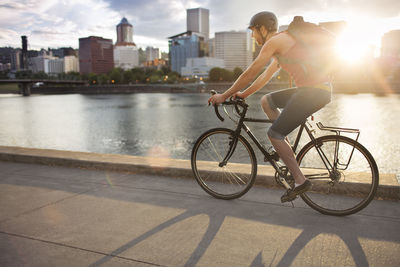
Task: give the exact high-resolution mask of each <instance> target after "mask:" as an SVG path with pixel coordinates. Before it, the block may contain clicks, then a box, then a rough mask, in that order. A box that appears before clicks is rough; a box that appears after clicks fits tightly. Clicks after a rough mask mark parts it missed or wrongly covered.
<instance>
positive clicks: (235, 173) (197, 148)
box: [192, 129, 257, 199]
mask: <svg viewBox="0 0 400 267" xmlns="http://www.w3.org/2000/svg"><path fill="white" fill-rule="evenodd" d="M231 136H232V131H231V130H228V129H214V130H210V131H208V132H206V133H204V134H203V135H202V136H201V137H200V138H199V139H198V140H197V142H196V144H195V145H194V150H193V152H192V168H193V173H194V174H195V178H196V180H197V181H198V183H199V184H200V186H201V187H202V188H203V189H204V190H205V191H206V192H207V193H209V194H210V195H212V196H214V197H217V198H224V199H233V198H237V197H240V196H242V195H243V194H244V193H246V192H247V191H248V190H249V189H250V188H251V186H252V185H253V183H254V181H255V177H256V170H257V165H256V164H257V162H256V158H255V155H254V151H253V149H252V148H251V147H250V144H249V143H248V142H247V141H246V140H245V139H244V138H243V137H242V136H239V137H238V141H237V145H236V147H235V150H234V152H233V154H232V155H231V156H230V158H229V162H228V165H225V166H224V167H219V163H220V162H222V161H223V159H224V157H225V156H226V153H228V151H229V148H230V144H229V143H230V140H231V138H230V137H231Z"/></svg>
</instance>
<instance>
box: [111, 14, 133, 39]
mask: <svg viewBox="0 0 400 267" xmlns="http://www.w3.org/2000/svg"><path fill="white" fill-rule="evenodd" d="M124 43H127V44H130V45H131V44H133V45H135V44H134V43H133V26H132V24H130V23H129V22H128V20H127V19H126V18H122V20H121V22H120V23H119V24H118V25H117V43H116V44H117V45H119V44H124Z"/></svg>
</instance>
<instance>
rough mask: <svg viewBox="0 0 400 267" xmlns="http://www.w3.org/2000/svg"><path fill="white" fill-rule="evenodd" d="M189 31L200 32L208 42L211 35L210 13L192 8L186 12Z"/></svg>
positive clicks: (206, 10) (202, 9)
mask: <svg viewBox="0 0 400 267" xmlns="http://www.w3.org/2000/svg"><path fill="white" fill-rule="evenodd" d="M186 15H187V17H186V26H187V31H191V32H198V33H201V34H202V35H204V37H205V39H206V40H208V38H209V35H210V22H209V21H210V19H209V17H210V11H209V10H208V9H205V8H192V9H187V10H186Z"/></svg>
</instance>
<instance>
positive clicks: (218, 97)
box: [208, 94, 226, 106]
mask: <svg viewBox="0 0 400 267" xmlns="http://www.w3.org/2000/svg"><path fill="white" fill-rule="evenodd" d="M225 99H226V97H225V96H224V95H223V94H215V95H212V96H211V97H210V98H209V99H208V104H212V105H213V106H215V105H219V104H221V103H223V102H224V101H225Z"/></svg>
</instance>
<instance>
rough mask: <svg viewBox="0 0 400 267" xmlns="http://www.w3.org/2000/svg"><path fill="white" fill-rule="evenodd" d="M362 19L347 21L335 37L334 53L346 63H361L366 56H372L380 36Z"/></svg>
mask: <svg viewBox="0 0 400 267" xmlns="http://www.w3.org/2000/svg"><path fill="white" fill-rule="evenodd" d="M370 25H371V21H370V22H369V23H367V22H365V21H363V20H356V21H353V22H348V24H347V26H346V28H345V29H344V30H343V32H342V33H341V34H340V35H339V36H338V37H337V43H336V53H337V56H338V58H339V59H340V60H341V61H343V62H345V63H347V64H357V63H361V62H362V61H363V60H364V59H365V58H366V57H367V56H372V57H373V56H374V54H375V51H374V49H375V48H376V45H377V42H379V39H380V36H379V34H380V33H379V32H378V31H377V29H376V28H375V27H373V26H370Z"/></svg>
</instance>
